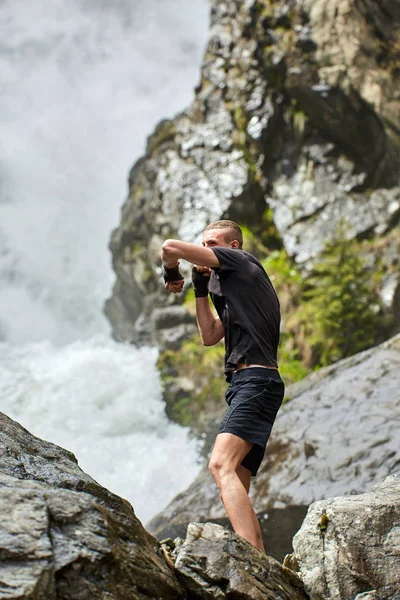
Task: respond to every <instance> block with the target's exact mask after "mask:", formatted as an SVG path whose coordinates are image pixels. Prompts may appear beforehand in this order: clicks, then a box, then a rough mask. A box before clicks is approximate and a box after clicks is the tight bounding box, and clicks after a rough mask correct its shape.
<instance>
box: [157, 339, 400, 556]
mask: <svg viewBox="0 0 400 600" xmlns="http://www.w3.org/2000/svg"><path fill="white" fill-rule="evenodd" d="M287 395H288V397H289V401H288V402H287V403H286V404H284V405H283V407H282V408H281V410H280V412H279V414H278V417H277V420H276V423H275V426H274V429H273V432H272V436H271V439H270V442H269V444H268V446H267V453H266V457H265V459H264V461H263V463H262V465H261V469H260V471H259V474H258V475H257V477H256V478H254V479H253V483H252V492H251V494H252V501H253V504H254V507H255V510H256V512H257V513H258V515H259V517H261V521H262V525H263V530H264V536H265V540H266V544H268V538H269V536H270V531H271V529H272V531H273V532H274V533H273V534H272V535H276V533H275V532H276V531H279V532H280V534H281V536H282V538H283V539H284V540H286V542H285V543H286V552H290V551H291V539H292V536H293V534H294V533H295V531H296V526H297V525H298V526H299V525H300V522H301V512H300V513H299V519H300V520H299V521H297V522H296V521H295V522H293V520H289V519H288V520H287V523H286V527H285V519H284V516H282V518H280V519H276V520H275V519H274V520H272V519H269V518H266V515H268V513H270V511H271V509H281V510H282V511H284V509H285V508H287V507H289V508H291V507H307V506H308V505H309V504H311V503H312V502H314V501H315V500H319V499H321V498H326V497H328V496H335V495H343V494H358V493H362V492H366V491H367V490H369V489H370V487H371V485H373V484H374V483H378V482H379V481H382V480H383V479H384V478H385V477H386V476H387V475H390V474H391V473H393V472H396V470H398V469H400V458H399V452H398V451H399V430H400V416H399V415H400V336H396V337H394V338H392V339H391V340H389V341H388V342H385V343H384V344H382V345H380V346H378V347H376V348H373V349H371V350H368V351H366V352H362V353H360V354H358V355H356V356H353V357H351V358H348V359H345V360H342V361H340V362H338V363H336V364H334V365H332V366H331V367H327V368H325V369H321V370H320V371H318V372H315V373H313V374H312V375H310V376H308V377H307V378H305V379H304V380H302V381H301V382H299V383H297V384H294V385H293V386H291V387H290V388H289V389H288V390H287ZM223 410H224V407H221V411H223ZM215 418H216V419H218V418H219V415H216V416H215ZM272 516H273V515H272V514H271V517H272ZM223 518H225V511H224V509H223V506H222V505H221V502H220V499H219V496H218V492H217V490H216V487H215V485H214V483H213V481H212V479H211V476H210V475H209V474H208V472H207V467H206V466H205V467H204V468H203V469H202V471H201V472H200V474H199V476H198V477H197V478H196V479H195V481H194V482H193V483H192V484H191V485H190V486H189V488H188V489H187V490H186V491H185V492H183V493H181V494H179V495H178V496H177V497H176V498H175V499H174V500H173V501H172V502H171V503H170V504H169V506H168V507H166V508H165V510H164V511H162V513H160V514H159V515H158V516H157V517H155V518H154V519H153V520H152V521H151V522H150V524H149V525H148V527H149V529H150V531H151V532H153V533H154V534H156V535H161V536H165V534H166V532H167V531H173V530H174V528H175V531H179V532H180V531H181V530H182V528H184V527H185V526H186V525H187V524H188V523H189V522H190V521H194V520H201V521H208V520H210V519H211V520H218V519H223ZM169 535H170V534H169ZM269 552H270V553H271V554H272V556H276V554H275V551H274V549H273V548H271V549H270V550H269ZM280 552H281V550H280ZM279 558H281V554H279Z"/></svg>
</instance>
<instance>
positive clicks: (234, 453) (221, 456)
mask: <svg viewBox="0 0 400 600" xmlns="http://www.w3.org/2000/svg"><path fill="white" fill-rule="evenodd" d="M252 447H253V444H251V443H250V442H247V441H246V440H244V439H242V438H241V437H239V436H237V435H234V434H233V433H219V434H218V435H217V438H216V440H215V445H214V448H213V451H212V453H211V457H210V462H214V463H219V464H221V465H223V466H224V467H225V468H227V469H233V470H235V471H236V469H237V468H238V467H239V465H240V463H241V462H242V460H243V459H244V457H245V456H246V455H247V454H248V452H249V451H250V450H251V448H252Z"/></svg>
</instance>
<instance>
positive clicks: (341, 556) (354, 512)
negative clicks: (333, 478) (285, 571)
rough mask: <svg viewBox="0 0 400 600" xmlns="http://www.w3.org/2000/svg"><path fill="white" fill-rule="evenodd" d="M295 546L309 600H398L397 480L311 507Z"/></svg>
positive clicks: (399, 512)
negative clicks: (360, 493)
mask: <svg viewBox="0 0 400 600" xmlns="http://www.w3.org/2000/svg"><path fill="white" fill-rule="evenodd" d="M293 547H294V555H293V556H291V557H289V559H288V560H287V564H291V565H293V564H296V562H297V564H298V568H299V573H300V575H301V577H302V580H303V581H304V585H305V589H306V592H307V594H308V596H309V598H310V600H321V599H322V598H323V600H336V599H339V598H340V600H353V599H357V600H361V599H365V600H367V599H371V600H372V599H374V598H376V599H379V600H395V599H398V598H400V476H399V475H392V476H390V477H388V478H387V479H386V480H385V481H384V482H382V483H379V484H378V485H376V486H374V487H373V488H372V491H371V492H369V493H366V494H362V495H360V496H349V497H344V498H343V497H342V498H329V499H327V500H322V501H320V502H315V503H314V504H313V505H312V506H310V508H309V510H308V513H307V516H306V518H305V520H304V523H303V525H302V527H301V529H300V531H299V532H298V533H297V534H296V536H295V537H294V540H293Z"/></svg>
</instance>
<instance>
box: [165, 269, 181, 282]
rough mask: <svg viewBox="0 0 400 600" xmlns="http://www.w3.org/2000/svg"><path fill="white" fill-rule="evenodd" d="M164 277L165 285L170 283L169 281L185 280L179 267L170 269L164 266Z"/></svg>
mask: <svg viewBox="0 0 400 600" xmlns="http://www.w3.org/2000/svg"><path fill="white" fill-rule="evenodd" d="M163 277H164V281H165V283H168V282H169V281H179V280H180V279H184V277H183V275H182V273H180V272H179V268H178V265H176V267H172V268H168V267H166V266H165V265H164V273H163Z"/></svg>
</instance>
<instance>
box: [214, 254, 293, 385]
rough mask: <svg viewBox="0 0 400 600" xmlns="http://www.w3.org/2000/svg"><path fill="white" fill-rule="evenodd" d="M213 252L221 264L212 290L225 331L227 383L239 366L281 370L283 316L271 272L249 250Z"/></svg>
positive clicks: (215, 270) (216, 271)
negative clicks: (280, 335) (278, 367)
mask: <svg viewBox="0 0 400 600" xmlns="http://www.w3.org/2000/svg"><path fill="white" fill-rule="evenodd" d="M211 250H212V251H213V252H214V254H215V256H216V257H217V258H218V261H219V263H220V267H218V268H213V269H212V271H211V278H210V284H209V290H210V295H211V299H212V301H213V304H214V306H215V309H216V311H217V313H218V316H219V318H220V319H221V321H222V324H223V326H224V329H225V375H226V380H227V381H230V379H231V376H232V372H233V370H234V369H235V367H236V365H238V364H239V363H245V364H258V365H265V366H273V367H277V366H278V363H277V351H278V343H279V327H280V320H281V316H280V308H279V300H278V297H277V295H276V292H275V290H274V288H273V285H272V283H271V281H270V279H269V277H268V275H267V273H266V272H265V270H264V268H263V266H262V265H261V263H260V261H259V260H257V259H256V258H255V256H253V255H252V254H250V253H249V252H246V251H245V250H239V249H235V248H228V247H224V246H214V247H213V248H211Z"/></svg>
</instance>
